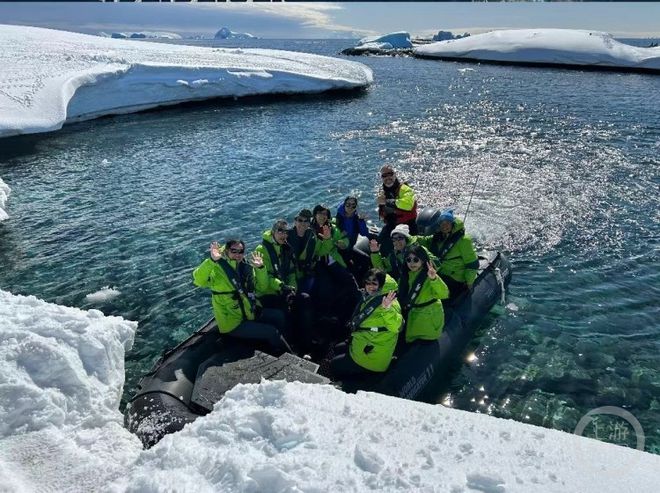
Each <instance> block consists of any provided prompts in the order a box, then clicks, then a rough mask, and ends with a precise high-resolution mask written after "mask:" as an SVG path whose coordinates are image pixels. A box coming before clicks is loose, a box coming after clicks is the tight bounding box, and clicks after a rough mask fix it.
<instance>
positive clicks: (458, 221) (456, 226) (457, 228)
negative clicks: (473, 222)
mask: <svg viewBox="0 0 660 493" xmlns="http://www.w3.org/2000/svg"><path fill="white" fill-rule="evenodd" d="M462 229H465V226H464V225H463V220H462V219H458V218H456V219H454V227H453V228H451V232H452V233H456V231H460V230H462Z"/></svg>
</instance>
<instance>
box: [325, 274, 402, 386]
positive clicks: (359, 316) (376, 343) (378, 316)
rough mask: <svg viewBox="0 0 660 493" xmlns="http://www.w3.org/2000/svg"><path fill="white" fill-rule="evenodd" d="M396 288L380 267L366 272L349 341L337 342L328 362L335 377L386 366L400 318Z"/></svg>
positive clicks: (372, 370) (378, 369)
mask: <svg viewBox="0 0 660 493" xmlns="http://www.w3.org/2000/svg"><path fill="white" fill-rule="evenodd" d="M396 289H397V285H396V281H395V280H394V279H392V278H391V277H390V276H388V275H387V274H385V272H383V271H382V270H380V269H370V270H369V271H368V272H367V275H366V276H365V279H364V296H363V299H362V301H361V302H360V303H359V304H358V306H357V307H356V309H355V311H354V313H353V317H352V318H351V321H350V322H349V327H350V329H351V337H350V342H348V343H346V342H344V343H341V344H338V345H337V346H336V347H335V357H334V358H333V359H332V360H331V361H330V370H331V372H332V374H333V375H334V376H335V377H336V378H339V379H341V378H344V377H350V376H352V375H359V374H364V373H370V372H374V373H382V372H384V371H386V370H387V369H388V367H389V366H390V363H391V361H392V356H393V355H394V350H395V348H396V344H397V340H398V334H399V331H400V330H401V323H402V321H403V318H402V316H401V307H400V306H399V302H398V301H397V300H396V299H395V298H396Z"/></svg>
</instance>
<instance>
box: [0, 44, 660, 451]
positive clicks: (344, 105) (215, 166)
mask: <svg viewBox="0 0 660 493" xmlns="http://www.w3.org/2000/svg"><path fill="white" fill-rule="evenodd" d="M242 43H244V44H246V45H250V46H252V45H254V44H258V43H262V44H264V43H268V46H269V47H274V48H285V49H300V50H307V51H313V52H318V53H322V54H333V53H336V52H338V51H339V49H340V48H341V47H345V46H344V45H345V43H343V44H342V43H340V42H336V41H280V42H274V41H266V40H253V41H249V42H247V41H246V42H242ZM274 43H278V45H277V46H275V45H274ZM360 61H361V62H363V63H366V64H368V65H369V66H371V67H372V68H373V70H374V78H375V84H374V86H373V87H372V88H371V89H370V90H369V91H368V92H367V93H365V94H363V95H360V96H355V95H350V96H343V95H330V96H328V95H324V96H314V97H306V98H287V99H255V100H249V101H240V100H239V101H237V102H229V103H227V102H220V103H209V104H204V105H192V106H186V107H181V108H175V109H168V110H165V111H158V112H149V113H143V114H138V115H126V116H121V117H115V118H107V119H102V120H97V121H92V122H87V123H83V124H78V125H74V126H70V127H67V128H65V129H64V130H62V131H60V132H58V133H55V134H51V135H44V136H31V137H25V138H20V139H11V140H4V141H3V142H2V146H0V176H1V177H2V178H3V180H4V181H5V182H6V183H7V184H8V185H9V186H10V187H11V189H12V195H11V197H10V200H9V201H8V202H7V208H8V211H9V213H10V219H9V220H7V221H5V222H4V223H1V224H0V265H2V269H0V287H1V288H3V289H7V290H9V291H12V292H14V293H22V294H34V295H36V296H39V297H41V298H43V299H46V300H48V301H52V302H56V303H60V304H65V305H73V306H79V307H83V308H91V307H95V308H100V309H102V310H103V311H104V313H106V314H114V315H121V316H123V317H125V318H128V319H132V320H137V321H139V323H140V325H139V329H138V332H137V334H136V339H135V345H134V348H133V350H132V351H131V352H130V353H129V354H128V356H127V362H126V368H127V385H126V388H125V397H126V396H127V395H130V394H131V393H132V392H133V391H134V386H135V383H136V382H137V380H138V378H139V376H140V375H141V374H142V373H144V372H145V371H147V370H148V369H149V368H150V367H151V365H152V363H153V361H154V360H155V359H156V358H157V357H158V356H159V355H160V353H161V352H162V350H163V349H164V348H165V347H166V346H171V345H173V344H174V343H176V342H177V341H180V340H182V339H183V338H185V337H186V336H187V335H188V334H190V333H191V332H192V331H193V330H195V329H196V328H197V327H198V326H200V325H201V324H202V323H203V322H204V321H205V320H206V319H207V318H209V317H210V307H209V301H208V293H205V292H203V291H199V290H195V289H193V286H192V283H191V280H190V273H191V271H192V269H193V268H194V267H195V266H196V265H197V263H198V262H199V261H201V259H202V258H203V257H204V255H205V254H206V249H207V247H208V243H209V242H210V241H211V240H212V239H218V240H222V239H226V238H228V237H235V236H242V237H243V238H244V239H245V240H246V241H247V242H248V244H249V247H254V246H255V245H256V244H257V242H258V241H259V238H260V234H261V232H262V231H263V230H264V229H266V228H267V227H269V225H270V224H271V223H272V221H273V219H275V218H277V217H280V216H284V217H287V218H289V219H291V218H292V217H293V215H294V214H295V212H296V211H297V210H298V209H299V208H300V207H302V206H306V207H311V206H314V205H315V204H316V203H318V202H324V203H328V204H330V205H334V204H336V203H338V202H339V201H340V200H341V199H342V198H343V197H344V196H346V195H347V194H349V193H352V192H358V193H359V194H361V207H362V208H363V210H364V211H365V212H367V213H368V214H369V215H370V216H371V217H372V218H375V213H374V211H373V209H374V203H373V193H374V190H375V187H376V186H377V183H378V180H377V170H378V168H379V167H380V165H381V164H382V163H384V162H390V163H394V164H395V165H396V166H397V167H398V168H400V169H401V172H402V174H403V176H405V177H406V178H407V179H408V180H409V181H410V182H411V183H412V184H413V185H414V186H415V188H416V189H417V191H418V193H419V200H420V202H421V203H422V204H424V205H434V204H435V205H439V206H450V205H451V206H454V207H455V208H456V210H457V212H458V214H459V215H460V216H461V217H462V216H463V215H464V214H465V210H466V207H467V204H468V202H469V199H470V194H471V191H472V188H473V185H474V183H475V181H476V180H478V181H477V182H476V183H477V185H476V189H475V193H474V197H473V198H472V202H471V206H470V211H469V215H468V219H467V226H468V229H469V231H470V232H471V233H472V234H473V236H474V237H475V238H476V239H477V241H478V242H479V243H480V244H481V245H482V246H485V247H490V248H501V249H503V250H505V251H507V252H509V253H510V256H511V258H512V261H513V267H514V278H513V281H512V284H511V286H510V292H509V298H508V300H507V301H508V303H509V304H508V308H502V309H500V313H499V316H497V317H493V318H492V319H491V320H489V323H488V324H486V325H485V326H484V328H483V330H482V331H481V332H480V334H479V337H477V338H476V339H475V341H474V343H473V348H472V350H473V352H474V353H473V355H472V357H470V358H469V362H467V363H466V364H465V365H463V366H462V367H461V368H460V370H459V371H458V372H457V375H456V377H455V379H454V382H453V384H452V385H451V387H450V388H449V389H447V392H446V393H445V394H444V395H443V396H441V397H439V399H441V400H442V401H443V402H444V403H446V404H449V405H452V406H454V407H458V408H461V409H467V410H473V411H478V412H484V413H489V414H493V415H496V416H502V417H510V418H513V419H517V420H521V421H526V422H531V423H534V424H539V425H544V426H549V427H554V428H558V429H563V430H566V431H572V430H573V429H574V428H575V426H576V424H577V422H578V421H579V419H580V417H581V416H583V415H584V414H585V413H586V412H588V411H589V410H591V409H593V408H595V407H598V406H604V405H613V406H620V407H623V408H625V409H627V410H629V411H630V412H631V413H633V415H634V416H635V417H636V418H637V419H638V420H639V421H640V423H641V424H642V426H643V428H644V431H645V433H646V436H647V442H646V443H647V447H646V449H647V450H649V451H653V452H656V453H658V452H660V418H659V415H660V413H659V411H660V370H659V366H660V365H658V354H660V351H659V350H660V322H659V320H660V307H658V304H657V299H658V298H659V297H660V282H659V281H660V273H659V272H658V243H659V242H658V233H657V232H658V219H659V213H658V211H659V210H660V208H659V207H658V205H659V204H658V187H659V185H660V179H659V175H658V164H659V160H658V157H657V156H658V155H659V150H660V149H659V148H660V114H658V112H657V110H654V109H653V108H658V107H660V78H658V77H654V76H649V75H638V74H618V73H598V72H579V71H567V70H548V69H533V68H511V67H499V66H478V65H466V64H459V63H442V62H434V61H427V60H415V59H410V58H389V57H387V58H363V59H360ZM104 288H112V291H113V292H112V293H111V294H112V296H109V295H107V292H106V295H99V294H98V293H103V292H104V291H103V289H104ZM95 293H96V294H97V295H96V296H92V297H91V298H90V297H88V295H90V294H95ZM115 293H118V294H115ZM604 424H607V423H604ZM587 431H588V433H589V434H591V436H597V435H598V430H597V429H596V428H595V427H592V428H590V429H589V430H587ZM599 438H603V437H602V436H601V437H599ZM604 438H606V439H607V437H604ZM632 445H634V443H633V444H632Z"/></svg>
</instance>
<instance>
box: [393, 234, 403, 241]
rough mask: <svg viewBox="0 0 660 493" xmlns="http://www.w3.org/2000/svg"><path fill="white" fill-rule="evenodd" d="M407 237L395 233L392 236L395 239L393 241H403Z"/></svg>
mask: <svg viewBox="0 0 660 493" xmlns="http://www.w3.org/2000/svg"><path fill="white" fill-rule="evenodd" d="M405 239H406V237H405V236H399V235H394V236H392V240H393V241H403V240H405Z"/></svg>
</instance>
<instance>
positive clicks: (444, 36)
mask: <svg viewBox="0 0 660 493" xmlns="http://www.w3.org/2000/svg"><path fill="white" fill-rule="evenodd" d="M469 35H470V34H469V33H463V34H454V33H453V32H451V31H438V33H437V34H434V35H433V38H432V41H447V40H448V39H460V38H467V37H468V36H469Z"/></svg>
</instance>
